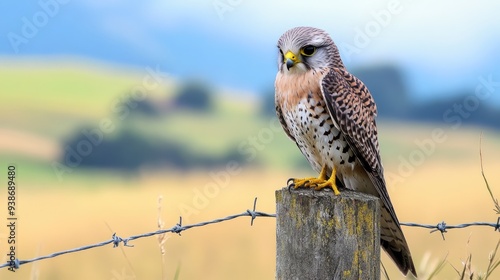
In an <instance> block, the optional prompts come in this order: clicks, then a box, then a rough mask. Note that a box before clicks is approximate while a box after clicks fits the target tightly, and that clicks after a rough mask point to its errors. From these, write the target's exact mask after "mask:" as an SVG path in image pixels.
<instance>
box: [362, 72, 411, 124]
mask: <svg viewBox="0 0 500 280" xmlns="http://www.w3.org/2000/svg"><path fill="white" fill-rule="evenodd" d="M353 74H354V75H356V77H358V78H359V79H360V80H361V81H363V83H364V84H365V85H366V86H367V87H368V89H369V90H370V92H371V93H372V95H373V98H374V99H375V102H376V103H377V110H378V114H379V116H381V117H387V118H391V117H392V118H394V117H396V118H401V117H407V116H408V109H409V108H411V103H410V100H409V97H408V91H407V87H406V84H405V81H404V79H403V74H402V73H401V71H400V69H399V68H398V67H396V66H393V65H376V66H372V67H366V68H359V69H357V70H355V71H353Z"/></svg>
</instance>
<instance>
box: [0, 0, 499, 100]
mask: <svg viewBox="0 0 500 280" xmlns="http://www.w3.org/2000/svg"><path fill="white" fill-rule="evenodd" d="M499 10H500V2H496V1H477V2H471V1H452V0H444V1H439V3H436V1H429V0H425V1H404V0H401V1H398V0H390V1H378V0H377V1H352V2H349V3H347V2H346V1H326V0H324V1H273V2H269V1H267V2H266V1H262V0H253V1H244V0H216V1H210V0H209V1H193V0H187V1H167V0H164V1H159V0H145V1H141V2H139V1H118V0H103V1H99V0H87V1H84V0H41V1H38V2H36V1H33V2H30V3H26V2H24V1H16V2H8V3H5V2H4V3H1V4H0V23H1V24H0V34H1V37H0V59H1V58H2V57H4V58H8V59H16V58H24V59H26V58H28V59H30V58H57V59H66V58H68V59H77V60H91V61H96V60H97V61H101V62H105V63H110V64H116V65H121V66H123V67H136V68H142V67H147V66H150V67H151V66H156V65H159V66H160V68H161V69H162V70H163V71H165V72H168V73H170V74H171V75H172V76H174V77H178V78H188V77H199V78H203V79H205V80H207V81H208V82H210V83H212V84H215V85H218V86H223V87H229V88H235V89H242V90H245V91H254V92H262V91H265V90H269V89H271V88H272V86H273V81H274V77H275V73H276V55H277V51H276V41H277V39H278V38H279V36H280V35H281V34H282V33H283V32H284V31H285V30H287V29H289V28H292V27H294V26H299V25H308V26H315V27H319V28H323V29H325V30H327V31H328V32H329V33H330V34H331V35H332V37H333V39H334V40H335V41H336V43H337V45H338V46H339V48H340V49H341V55H342V57H343V58H344V61H345V64H346V65H347V67H348V68H351V69H352V68H357V67H362V66H365V65H373V64H380V63H383V64H388V63H389V64H394V65H397V66H398V67H400V68H401V69H402V70H403V71H404V76H405V77H406V79H407V82H408V83H409V86H410V89H411V92H412V94H413V96H414V97H415V98H417V99H418V98H425V97H429V96H435V95H436V93H446V92H453V91H454V90H459V89H463V88H470V89H474V87H475V86H476V85H477V83H478V77H479V76H487V75H490V74H493V75H494V76H496V77H497V79H496V80H500V63H499V62H500V59H499V53H500V52H499V51H500V33H498V30H500V17H498V11H499ZM30 25H31V27H32V28H31V29H30ZM33 27H34V28H33ZM27 31H29V32H27ZM19 38H21V39H19ZM13 42H14V43H13ZM20 42H21V43H20ZM49 61H50V59H49Z"/></svg>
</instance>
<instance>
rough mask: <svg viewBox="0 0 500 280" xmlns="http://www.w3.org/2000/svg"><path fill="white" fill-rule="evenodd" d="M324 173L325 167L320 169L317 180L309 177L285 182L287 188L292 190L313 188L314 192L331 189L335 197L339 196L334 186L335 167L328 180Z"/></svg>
mask: <svg viewBox="0 0 500 280" xmlns="http://www.w3.org/2000/svg"><path fill="white" fill-rule="evenodd" d="M326 172H327V167H326V165H325V166H323V168H322V169H321V172H320V173H319V176H318V178H314V177H311V178H304V179H294V178H291V179H288V182H287V183H288V187H289V188H294V189H297V188H314V189H315V190H321V189H324V188H326V187H331V188H332V189H333V192H334V193H335V195H339V194H340V192H339V190H338V188H337V186H336V185H335V173H336V170H335V167H333V170H332V175H331V176H330V179H328V178H327V176H326Z"/></svg>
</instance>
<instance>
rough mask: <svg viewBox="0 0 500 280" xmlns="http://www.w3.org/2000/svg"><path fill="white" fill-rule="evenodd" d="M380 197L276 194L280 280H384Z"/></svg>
mask: <svg viewBox="0 0 500 280" xmlns="http://www.w3.org/2000/svg"><path fill="white" fill-rule="evenodd" d="M378 200H379V199H378V198H376V197H374V196H369V195H365V194H361V193H356V192H352V191H346V190H344V191H343V192H341V194H340V195H339V196H335V195H334V194H333V192H331V191H324V190H323V191H314V190H311V189H296V190H290V191H289V190H288V189H287V188H284V189H281V190H277V191H276V247H277V251H276V254H277V255H276V279H277V280H309V279H321V280H324V279H380V206H379V201H378Z"/></svg>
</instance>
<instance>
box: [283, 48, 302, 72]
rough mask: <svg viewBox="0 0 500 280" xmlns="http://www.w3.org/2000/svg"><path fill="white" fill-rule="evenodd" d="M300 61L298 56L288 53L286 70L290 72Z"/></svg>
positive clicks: (286, 55)
mask: <svg viewBox="0 0 500 280" xmlns="http://www.w3.org/2000/svg"><path fill="white" fill-rule="evenodd" d="M299 62H300V60H299V58H298V56H297V55H295V54H294V53H293V52H292V51H288V52H287V53H286V54H285V64H286V69H287V70H290V68H291V67H292V66H294V65H295V64H297V63H299Z"/></svg>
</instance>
